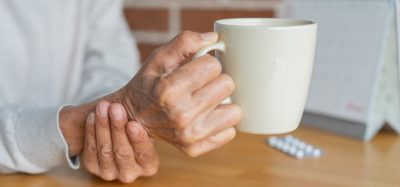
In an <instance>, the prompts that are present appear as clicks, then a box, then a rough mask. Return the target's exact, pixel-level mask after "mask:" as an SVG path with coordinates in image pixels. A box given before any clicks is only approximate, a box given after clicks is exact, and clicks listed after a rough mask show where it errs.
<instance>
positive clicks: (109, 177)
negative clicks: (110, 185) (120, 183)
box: [100, 171, 117, 181]
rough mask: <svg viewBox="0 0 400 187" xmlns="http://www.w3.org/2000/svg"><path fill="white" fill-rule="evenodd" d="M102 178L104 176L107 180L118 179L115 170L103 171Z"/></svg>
mask: <svg viewBox="0 0 400 187" xmlns="http://www.w3.org/2000/svg"><path fill="white" fill-rule="evenodd" d="M100 178H102V179H103V180H105V181H112V180H115V179H117V176H116V174H115V173H114V172H110V171H103V172H102V173H101V175H100Z"/></svg>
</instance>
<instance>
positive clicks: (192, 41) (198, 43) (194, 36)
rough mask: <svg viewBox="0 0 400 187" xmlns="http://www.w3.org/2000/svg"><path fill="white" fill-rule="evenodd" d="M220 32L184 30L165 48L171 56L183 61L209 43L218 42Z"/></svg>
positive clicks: (177, 60)
mask: <svg viewBox="0 0 400 187" xmlns="http://www.w3.org/2000/svg"><path fill="white" fill-rule="evenodd" d="M217 40H218V34H217V33H215V32H208V33H197V32H192V31H183V32H181V33H180V34H179V35H178V36H176V37H175V38H174V39H173V40H171V41H170V42H169V43H168V44H167V45H166V46H165V48H163V49H164V50H165V52H166V54H168V56H169V57H171V58H173V59H174V60H175V61H176V62H181V61H183V60H185V59H186V58H188V57H191V56H192V55H193V54H194V53H196V52H197V51H198V50H200V49H201V48H203V47H206V46H207V45H210V44H212V43H215V42H217Z"/></svg>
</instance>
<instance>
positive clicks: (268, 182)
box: [0, 127, 400, 187]
mask: <svg viewBox="0 0 400 187" xmlns="http://www.w3.org/2000/svg"><path fill="white" fill-rule="evenodd" d="M292 134H293V135H295V136H296V137H298V138H300V139H303V140H304V141H306V142H308V143H311V144H314V145H315V146H317V147H320V148H322V149H323V150H324V155H323V156H322V157H321V158H317V159H315V158H306V159H303V160H297V159H294V158H292V157H289V156H287V155H285V154H283V153H281V152H279V151H277V150H275V149H273V148H271V147H270V146H268V145H266V144H265V143H264V141H265V139H266V138H267V136H262V135H251V134H245V133H238V135H237V137H236V138H235V140H233V141H232V142H231V143H229V144H228V145H227V146H225V147H223V148H221V149H219V150H215V151H213V152H211V153H208V154H206V155H203V156H200V157H198V158H189V157H187V156H185V155H183V154H182V153H180V152H179V151H177V150H175V149H174V148H173V147H172V146H170V145H168V144H166V143H163V142H156V147H157V149H158V151H159V154H160V157H161V166H160V169H159V172H158V174H157V175H155V176H154V177H150V178H139V179H138V180H136V181H135V182H134V183H131V184H122V183H119V182H117V181H116V182H104V181H101V180H99V179H97V178H96V177H93V176H91V175H89V174H88V173H86V172H85V171H83V170H79V171H73V170H70V169H69V168H65V167H63V168H58V169H54V170H52V171H50V172H48V173H46V174H42V175H25V174H14V175H3V176H0V186H1V187H3V186H4V187H6V186H7V187H14V186H28V187H53V186H66V187H71V186H74V187H88V186H90V187H97V186H99V187H100V186H102V187H107V186H132V187H133V186H185V187H187V186H190V187H193V186H274V187H275V186H285V187H286V186H296V187H297V186H307V187H310V186H324V187H327V186H352V187H355V186H371V187H372V186H373V187H375V186H377V187H384V186H396V187H399V186H400V137H399V136H398V135H396V134H395V133H394V132H391V131H383V132H380V133H379V134H378V135H377V136H376V137H375V138H374V139H373V140H372V141H370V142H368V143H364V142H362V141H359V140H354V139H350V138H345V137H341V136H338V135H333V134H329V133H325V132H322V131H318V130H315V129H310V128H307V127H301V128H299V129H298V130H296V131H295V132H293V133H292Z"/></svg>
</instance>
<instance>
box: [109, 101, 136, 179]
mask: <svg viewBox="0 0 400 187" xmlns="http://www.w3.org/2000/svg"><path fill="white" fill-rule="evenodd" d="M109 112H110V115H109V116H110V123H111V137H112V147H113V152H114V160H115V162H116V164H117V168H118V171H119V174H118V179H119V180H120V181H121V182H124V183H130V182H133V181H134V180H135V179H136V178H137V176H138V173H139V172H140V168H139V166H137V163H136V161H135V155H134V153H133V148H132V146H131V143H130V142H129V139H128V136H127V135H126V131H125V126H126V124H127V122H128V118H127V114H126V110H125V108H124V107H123V106H122V105H121V104H118V103H113V104H111V106H110V110H109Z"/></svg>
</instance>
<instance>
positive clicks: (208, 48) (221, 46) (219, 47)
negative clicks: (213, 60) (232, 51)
mask: <svg viewBox="0 0 400 187" xmlns="http://www.w3.org/2000/svg"><path fill="white" fill-rule="evenodd" d="M213 50H217V51H220V52H222V53H225V43H224V42H223V41H219V42H217V43H214V44H211V45H209V46H206V47H204V48H203V49H200V50H199V51H197V53H196V54H195V55H194V56H193V59H196V58H199V57H201V56H203V55H205V54H207V53H208V52H210V51H213ZM231 103H232V99H231V97H228V98H226V99H224V100H223V101H222V102H221V104H231Z"/></svg>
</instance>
